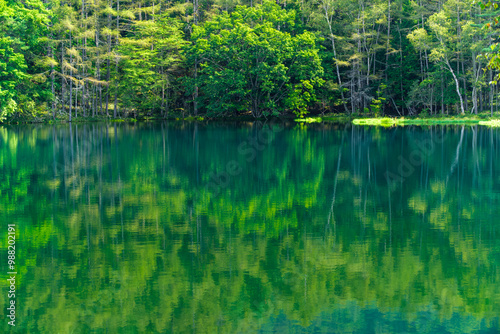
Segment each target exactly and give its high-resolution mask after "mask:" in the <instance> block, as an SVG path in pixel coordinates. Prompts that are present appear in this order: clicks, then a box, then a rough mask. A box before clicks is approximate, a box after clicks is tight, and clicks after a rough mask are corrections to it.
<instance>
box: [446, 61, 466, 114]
mask: <svg viewBox="0 0 500 334" xmlns="http://www.w3.org/2000/svg"><path fill="white" fill-rule="evenodd" d="M445 61H446V65H448V69H449V70H450V73H451V75H452V76H453V80H454V81H455V88H456V90H457V94H458V97H459V98H460V112H461V114H462V115H463V114H465V110H464V101H463V99H462V94H461V93H460V85H459V82H458V79H457V76H456V75H455V72H454V71H453V68H451V65H450V62H449V61H448V59H446V60H445Z"/></svg>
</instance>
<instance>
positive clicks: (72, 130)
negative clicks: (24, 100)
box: [0, 122, 500, 333]
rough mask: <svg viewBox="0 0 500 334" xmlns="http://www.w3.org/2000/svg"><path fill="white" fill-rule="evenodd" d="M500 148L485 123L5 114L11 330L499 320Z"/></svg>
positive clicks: (1, 170)
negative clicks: (12, 244) (41, 120)
mask: <svg viewBox="0 0 500 334" xmlns="http://www.w3.org/2000/svg"><path fill="white" fill-rule="evenodd" d="M499 144H500V132H499V130H495V129H487V128H481V127H443V126H439V127H428V128H420V127H405V128H390V129H381V128H364V127H351V126H343V125H342V126H339V125H325V124H317V125H296V124H281V123H274V124H269V123H209V124H203V123H180V122H176V123H154V124H150V123H139V124H124V123H111V124H85V125H72V126H69V125H55V126H52V125H43V126H36V125H35V126H7V127H1V128H0V218H1V220H2V221H3V222H4V228H2V230H1V234H2V236H1V238H2V243H1V245H2V250H3V251H2V254H5V253H6V252H5V250H6V243H5V242H4V240H7V237H6V235H7V228H6V225H7V224H8V223H15V224H16V225H17V238H18V240H17V254H16V256H17V261H18V262H17V264H18V267H17V271H18V274H17V284H18V285H17V289H18V291H17V292H18V293H17V305H18V309H17V319H16V320H17V326H16V331H17V332H19V333H498V332H499V331H500V327H499V314H500V268H499V263H500V222H499V219H498V218H499V217H500V206H499V204H500V203H499V202H500V201H499V200H500V165H499V161H500V145H499ZM1 270H2V273H3V274H4V275H5V276H6V273H7V271H8V270H7V267H6V260H5V261H1ZM3 286H4V287H5V288H4V291H6V290H5V289H7V287H6V284H5V283H4V285H3ZM0 301H1V305H4V306H5V305H6V303H7V301H8V300H7V294H6V293H2V295H1V297H0ZM2 308H4V307H2ZM5 314H6V313H5V312H4V313H2V319H3V323H2V325H1V326H2V327H3V329H4V331H5V332H6V331H7V330H8V327H7V319H5V317H4V315H5Z"/></svg>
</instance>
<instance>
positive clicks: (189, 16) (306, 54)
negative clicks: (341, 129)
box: [0, 0, 500, 121]
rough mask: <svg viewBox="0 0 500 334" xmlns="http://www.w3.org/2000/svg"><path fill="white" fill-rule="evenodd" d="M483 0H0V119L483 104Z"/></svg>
mask: <svg viewBox="0 0 500 334" xmlns="http://www.w3.org/2000/svg"><path fill="white" fill-rule="evenodd" d="M490 7H491V8H493V10H490V9H487V8H485V6H484V5H481V6H480V5H474V4H473V3H472V0H438V1H430V0H419V1H410V0H361V1H347V0H318V1H316V0H301V1H298V0H291V1H286V2H280V1H277V2H273V1H268V0H266V1H261V2H260V3H254V2H253V0H250V1H248V0H194V1H192V2H190V1H186V2H183V1H179V0H176V1H173V2H167V1H163V0H160V1H159V2H151V1H148V0H142V1H121V0H115V1H113V0H96V1H92V2H87V1H85V0H82V1H70V2H61V1H60V0H51V1H47V2H43V3H42V2H40V1H39V0H31V1H28V2H21V1H10V0H9V1H7V0H1V1H0V121H5V120H7V119H8V120H11V121H22V120H26V119H28V118H29V119H33V118H35V119H43V118H49V117H52V118H62V119H70V120H71V119H73V118H74V117H81V116H106V117H114V118H117V117H120V118H122V117H127V116H132V117H145V116H158V117H178V116H180V115H183V116H186V115H199V114H206V115H208V116H211V117H212V116H213V117H216V116H229V115H238V114H247V113H248V114H252V115H253V116H255V117H260V116H267V115H283V114H291V113H294V114H296V115H299V116H303V115H304V114H306V113H308V112H315V113H326V112H346V113H365V112H370V113H371V114H374V115H381V114H392V115H397V114H399V115H412V114H417V113H423V114H424V115H426V114H438V113H442V114H464V113H468V112H472V113H481V112H488V113H493V112H494V111H495V110H498V106H499V105H500V103H499V102H498V88H497V86H496V85H492V84H490V83H494V82H495V80H494V78H495V77H496V76H497V73H498V68H497V67H495V66H490V67H489V69H487V70H486V71H484V70H483V69H484V68H485V67H486V65H487V59H485V58H484V57H478V56H480V55H481V54H485V52H486V50H490V51H491V50H492V49H494V45H495V42H496V37H497V36H498V33H497V30H496V29H492V28H490V29H482V27H483V26H484V25H485V24H486V23H487V22H489V21H491V20H492V17H494V15H496V14H498V13H496V9H495V8H497V7H495V6H493V5H492V6H490ZM495 22H496V21H495ZM490 26H491V25H490ZM491 27H492V26H491Z"/></svg>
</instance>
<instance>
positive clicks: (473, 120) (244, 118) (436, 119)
mask: <svg viewBox="0 0 500 334" xmlns="http://www.w3.org/2000/svg"><path fill="white" fill-rule="evenodd" d="M276 118H277V119H280V120H284V121H289V122H296V123H297V124H304V123H306V124H314V123H337V124H339V123H340V124H352V125H358V126H383V127H393V126H407V125H416V126H429V125H482V126H489V127H500V113H496V114H495V115H494V116H493V117H491V115H490V114H489V113H488V115H485V114H483V115H470V116H461V115H460V116H449V115H435V116H425V117H420V116H410V117H408V116H406V117H404V116H403V117H391V116H383V117H373V115H359V114H350V115H349V114H327V115H324V116H321V115H313V116H309V117H303V118H294V117H293V116H292V115H288V116H284V117H267V118H265V117H260V118H255V117H253V116H249V115H238V116H230V117H220V118H219V117H206V116H187V117H173V116H171V117H138V118H133V117H126V118H110V117H106V116H97V117H79V118H76V119H75V118H73V119H72V120H71V122H70V121H69V119H68V118H65V117H60V118H56V119H55V120H54V119H52V118H51V117H50V118H39V119H24V120H11V121H8V122H4V123H0V125H26V124H70V123H79V124H81V123H96V122H110V123H136V122H162V121H182V122H186V121H188V122H191V121H196V122H201V121H203V122H214V121H215V122H255V121H268V120H272V119H276Z"/></svg>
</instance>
